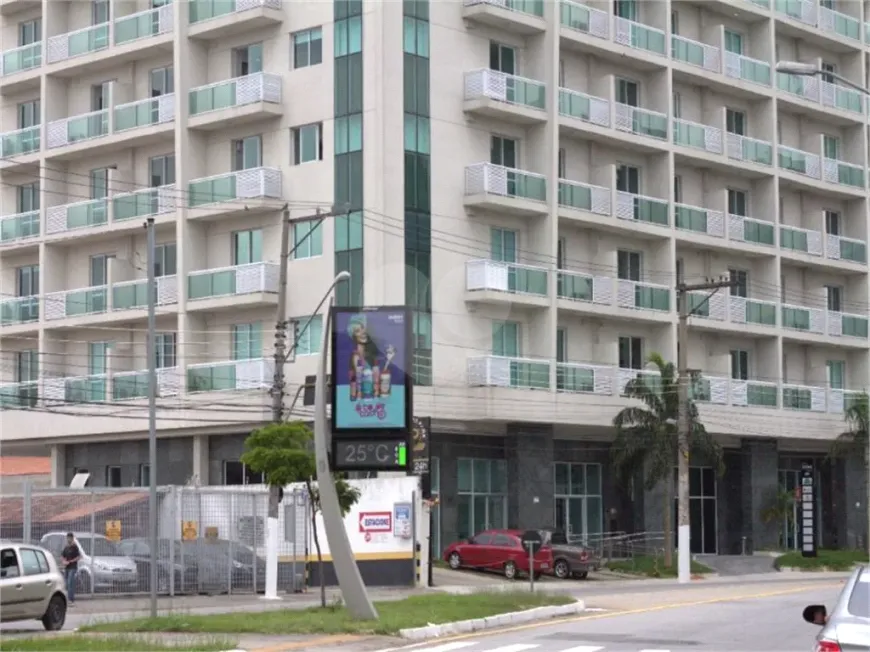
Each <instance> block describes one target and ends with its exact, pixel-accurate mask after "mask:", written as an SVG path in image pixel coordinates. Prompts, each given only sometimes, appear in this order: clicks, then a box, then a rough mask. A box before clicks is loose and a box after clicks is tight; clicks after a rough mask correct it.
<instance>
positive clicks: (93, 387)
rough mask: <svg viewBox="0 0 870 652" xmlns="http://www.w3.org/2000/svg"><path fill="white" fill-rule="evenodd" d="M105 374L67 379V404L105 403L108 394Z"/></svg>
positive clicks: (65, 392) (65, 397)
mask: <svg viewBox="0 0 870 652" xmlns="http://www.w3.org/2000/svg"><path fill="white" fill-rule="evenodd" d="M107 388H108V378H107V377H106V375H105V374H96V375H93V376H82V377H79V378H67V379H66V380H65V382H64V400H65V401H66V402H67V403H104V402H105V401H106V400H107V398H108V394H107V392H106V389H107Z"/></svg>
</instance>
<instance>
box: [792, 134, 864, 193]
mask: <svg viewBox="0 0 870 652" xmlns="http://www.w3.org/2000/svg"><path fill="white" fill-rule="evenodd" d="M777 152H778V164H779V169H780V170H783V171H784V172H791V173H794V174H797V175H800V176H803V177H809V178H811V179H814V180H816V181H825V182H827V183H832V184H836V185H838V186H845V187H847V188H851V189H855V190H857V191H863V190H864V187H865V183H866V181H865V178H864V169H863V168H862V167H860V166H857V165H853V164H851V163H845V162H843V161H837V160H834V159H828V158H822V157H821V156H819V155H818V154H812V153H810V152H804V151H802V150H799V149H794V148H791V147H785V146H783V145H780V146H779V147H778V148H777ZM850 194H851V193H850Z"/></svg>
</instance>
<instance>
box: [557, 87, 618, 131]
mask: <svg viewBox="0 0 870 652" xmlns="http://www.w3.org/2000/svg"><path fill="white" fill-rule="evenodd" d="M559 115H563V116H566V117H568V118H576V119H577V120H582V121H583V122H589V123H591V124H595V125H599V126H602V127H609V126H610V102H608V101H607V100H605V99H603V98H600V97H595V96H594V95H587V94H585V93H579V92H577V91H572V90H569V89H567V88H561V89H559Z"/></svg>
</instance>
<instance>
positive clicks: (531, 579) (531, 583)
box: [528, 541, 535, 593]
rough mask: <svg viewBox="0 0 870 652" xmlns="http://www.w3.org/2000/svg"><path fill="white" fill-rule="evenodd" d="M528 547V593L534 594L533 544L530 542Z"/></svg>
mask: <svg viewBox="0 0 870 652" xmlns="http://www.w3.org/2000/svg"><path fill="white" fill-rule="evenodd" d="M528 546H529V591H530V592H531V593H534V592H535V544H534V543H532V542H531V541H530V542H529V544H528Z"/></svg>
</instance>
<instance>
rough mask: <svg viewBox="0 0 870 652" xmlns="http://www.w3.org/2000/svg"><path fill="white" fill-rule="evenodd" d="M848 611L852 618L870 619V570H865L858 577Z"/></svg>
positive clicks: (850, 597)
mask: <svg viewBox="0 0 870 652" xmlns="http://www.w3.org/2000/svg"><path fill="white" fill-rule="evenodd" d="M847 609H848V610H849V613H850V614H851V615H852V616H859V617H861V618H868V617H870V568H865V569H864V570H862V571H861V574H860V575H859V576H858V581H857V582H855V586H854V588H853V589H852V595H850V596H849V606H848V607H847Z"/></svg>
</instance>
